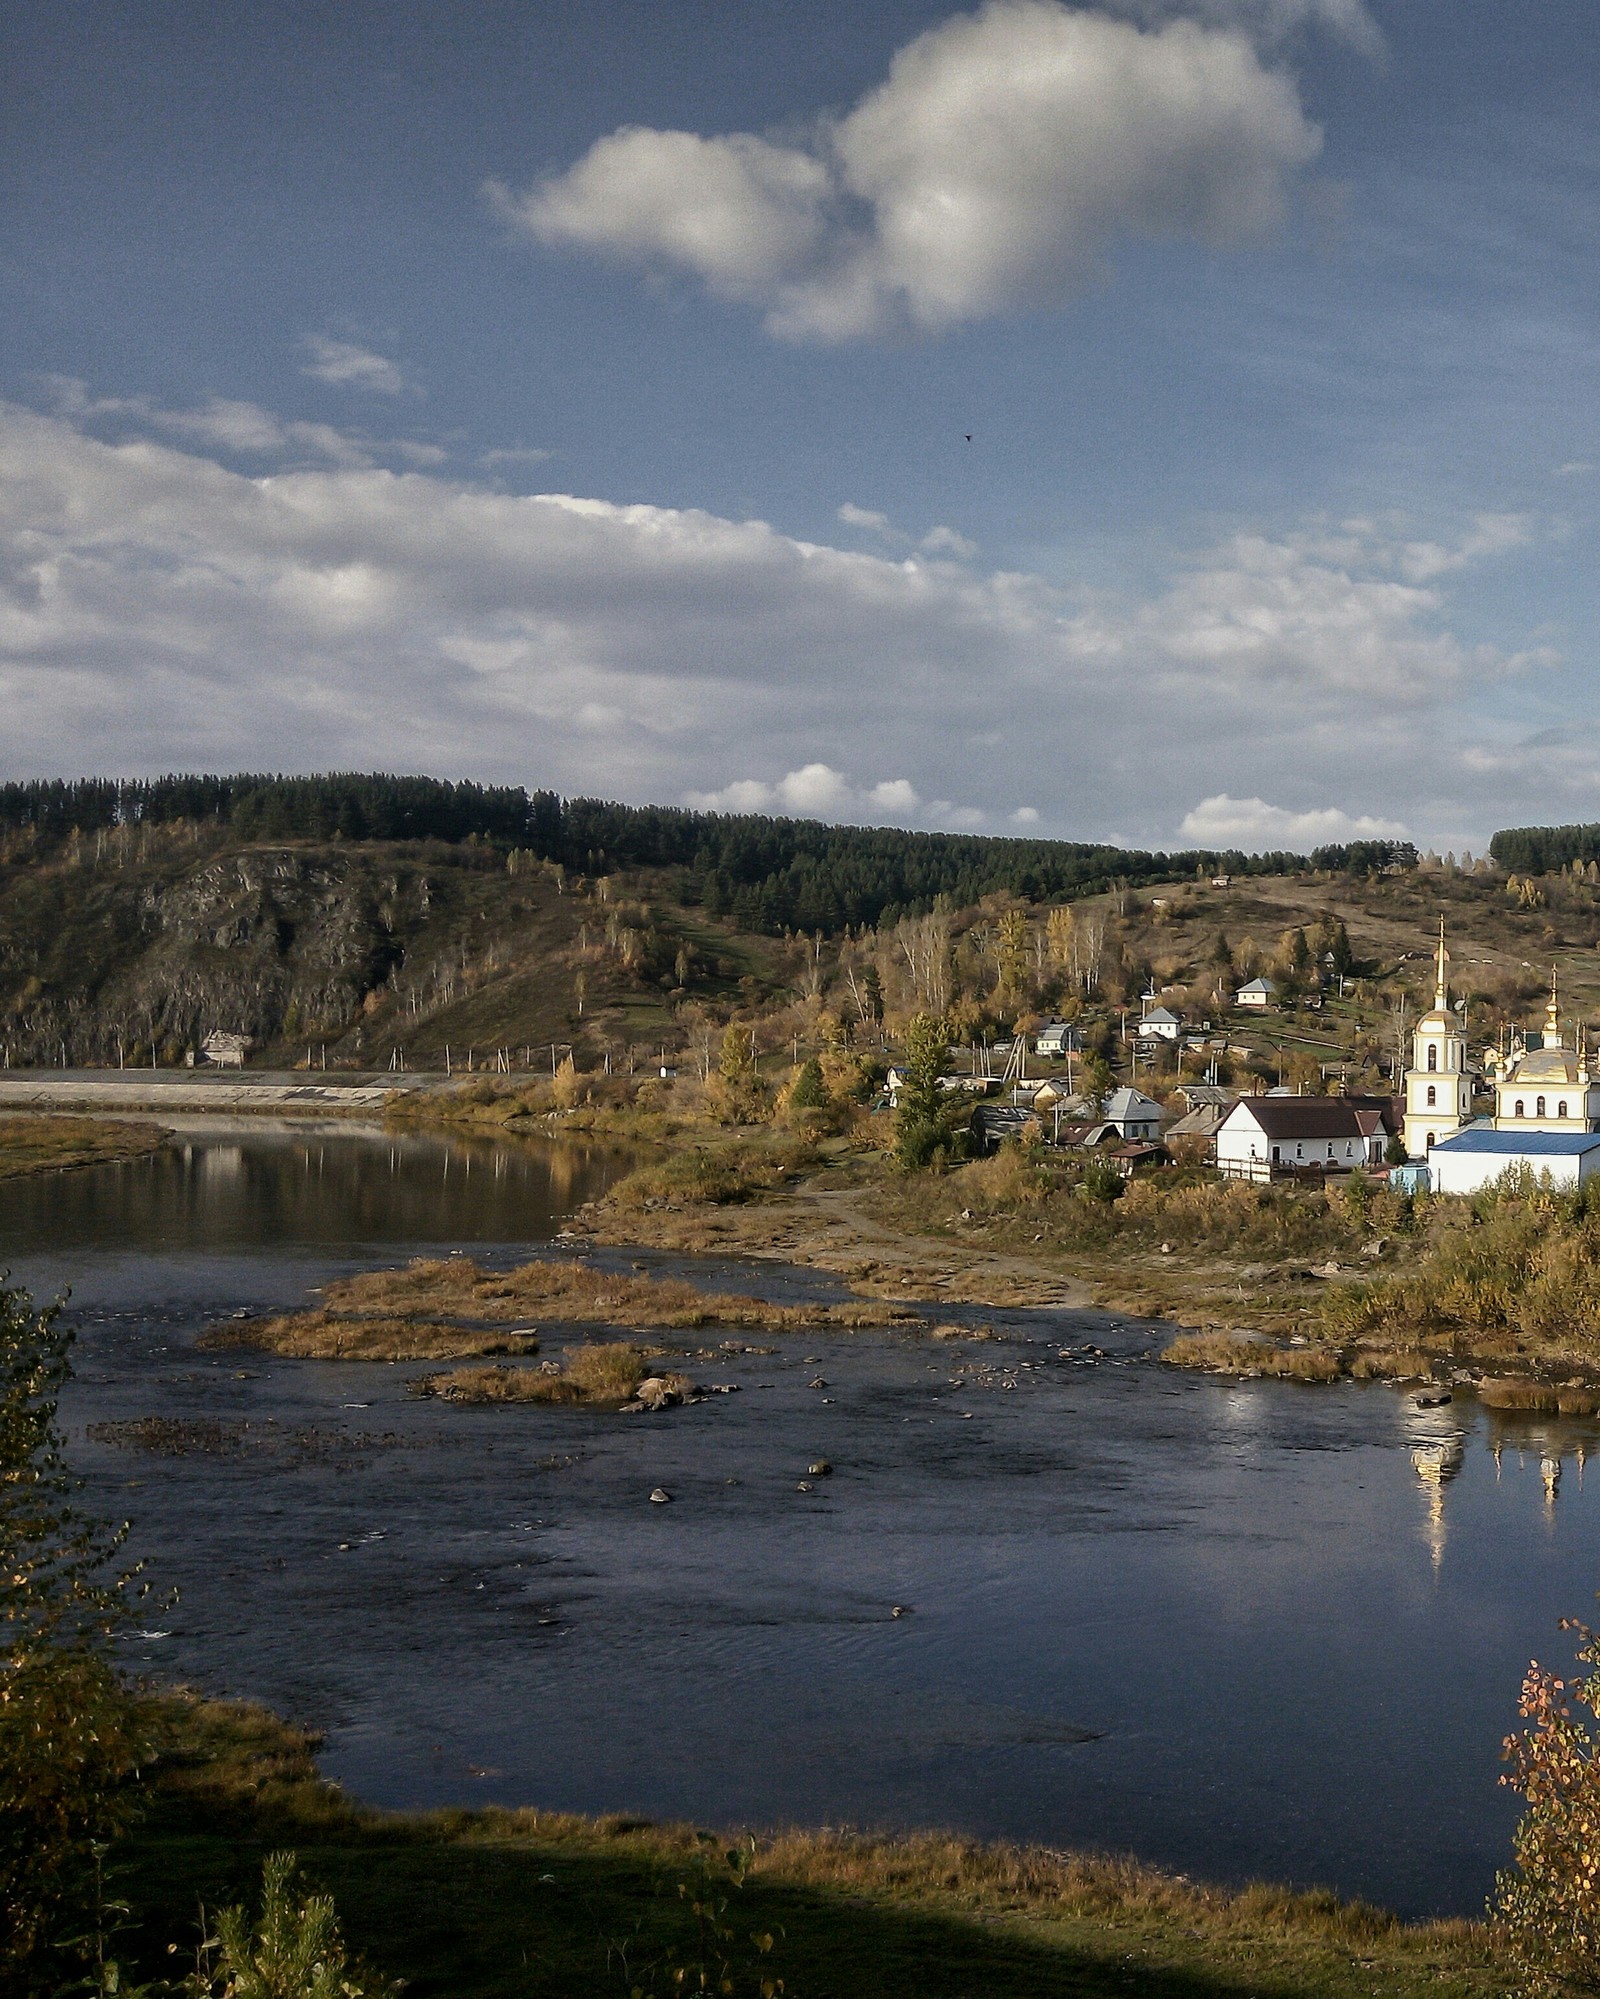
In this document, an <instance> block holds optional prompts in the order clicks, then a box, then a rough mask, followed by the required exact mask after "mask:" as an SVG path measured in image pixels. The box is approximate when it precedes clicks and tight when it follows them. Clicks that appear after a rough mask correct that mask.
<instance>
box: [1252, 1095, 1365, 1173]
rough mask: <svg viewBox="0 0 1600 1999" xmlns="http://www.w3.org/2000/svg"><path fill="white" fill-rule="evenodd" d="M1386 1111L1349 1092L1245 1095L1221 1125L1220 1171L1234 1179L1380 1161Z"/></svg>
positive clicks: (1347, 1168) (1350, 1168)
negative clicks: (1348, 1094) (1275, 1095)
mask: <svg viewBox="0 0 1600 1999" xmlns="http://www.w3.org/2000/svg"><path fill="white" fill-rule="evenodd" d="M1388 1142H1389V1131H1388V1129H1387V1126H1386V1122H1385V1118H1384V1114H1383V1111H1382V1110H1381V1109H1379V1108H1378V1106H1377V1105H1376V1104H1374V1103H1371V1102H1363V1101H1361V1100H1358V1099H1352V1098H1349V1097H1270V1096H1269V1097H1241V1098H1240V1099H1239V1101H1238V1103H1236V1104H1235V1105H1234V1107H1233V1109H1232V1110H1231V1111H1229V1112H1228V1114H1227V1116H1226V1117H1225V1118H1224V1119H1223V1120H1222V1123H1221V1124H1220V1125H1219V1126H1218V1127H1217V1171H1218V1172H1219V1173H1225V1174H1227V1175H1229V1176H1230V1177H1231V1178H1233V1179H1236V1180H1270V1179H1271V1178H1272V1177H1273V1175H1274V1174H1278V1173H1294V1172H1305V1171H1307V1170H1310V1169H1320V1170H1321V1171H1322V1172H1324V1173H1353V1172H1354V1171H1355V1170H1356V1169H1357V1168H1358V1167H1363V1166H1376V1165H1379V1164H1381V1163H1382V1160H1383V1153H1384V1148H1385V1146H1386V1145H1387V1144H1388Z"/></svg>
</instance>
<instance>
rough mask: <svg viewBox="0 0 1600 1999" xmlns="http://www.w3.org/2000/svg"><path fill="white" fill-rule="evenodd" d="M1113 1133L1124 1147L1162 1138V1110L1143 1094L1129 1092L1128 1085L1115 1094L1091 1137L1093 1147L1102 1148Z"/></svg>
mask: <svg viewBox="0 0 1600 1999" xmlns="http://www.w3.org/2000/svg"><path fill="white" fill-rule="evenodd" d="M1113 1133H1114V1134H1115V1135H1116V1137H1118V1138H1119V1139H1121V1140H1122V1141H1123V1142H1124V1143H1128V1142H1133V1141H1141V1140H1152V1139H1156V1138H1159V1137H1160V1135H1161V1106H1160V1105H1159V1104H1158V1103H1157V1102H1156V1100H1155V1098H1154V1097H1147V1096H1146V1095H1145V1093H1144V1091H1143V1090H1133V1089H1129V1088H1128V1087H1127V1085H1126V1084H1124V1086H1123V1087H1122V1088H1121V1089H1120V1090H1113V1091H1112V1092H1111V1094H1110V1096H1109V1097H1107V1098H1106V1101H1105V1104H1104V1107H1103V1108H1102V1110H1101V1112H1100V1116H1099V1118H1098V1120H1097V1121H1096V1123H1095V1125H1094V1128H1093V1130H1092V1131H1091V1132H1090V1134H1089V1143H1090V1144H1091V1145H1098V1144H1099V1143H1100V1141H1101V1140H1102V1139H1103V1138H1109V1137H1110V1136H1111V1135H1112V1134H1113Z"/></svg>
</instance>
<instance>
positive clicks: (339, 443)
mask: <svg viewBox="0 0 1600 1999" xmlns="http://www.w3.org/2000/svg"><path fill="white" fill-rule="evenodd" d="M43 387H44V389H45V392H46V393H47V395H48V396H49V398H50V400H51V403H52V404H53V406H54V408H55V409H56V410H57V411H58V412H59V413H60V414H61V415H62V416H66V417H70V418H72V419H73V420H74V421H75V422H78V423H91V422H102V423H107V422H109V423H115V422H116V421H117V420H119V419H120V420H122V421H124V422H130V423H134V424H137V425H138V426H140V427H141V428H145V429H150V430H156V431H160V432H163V433H165V434H166V435H167V436H169V437H178V438H182V439H183V440H184V441H185V442H187V443H193V444H199V445H203V446H207V447H209V448H210V449H212V450H214V451H225V452H228V453H229V454H230V455H233V456H236V457H242V458H279V459H282V458H297V459H302V460H303V459H306V458H308V457H309V458H317V459H325V460H327V461H328V463H330V464H333V465H350V466H370V465H372V464H374V463H376V461H377V458H379V457H394V458H401V459H404V460H405V462H406V463H407V464H410V465H417V466H434V465H442V464H443V463H444V462H445V460H446V459H447V458H448V456H449V453H448V452H447V451H445V450H444V449H443V447H442V446H440V445H437V444H431V443H428V442H426V441H419V440H417V439H415V438H409V437H392V438H383V439H375V438H367V437H360V436H356V435H352V434H351V433H350V432H348V431H343V430H339V429H338V428H336V427H335V426H334V425H333V424H331V423H308V422H305V421H302V420H299V419H293V420H285V419H284V418H282V417H278V416H275V415H274V414H273V413H272V411H270V410H265V409H263V408H262V407H261V406H260V404H259V403H250V402H241V401H239V400H238V399H237V398H235V397H231V396H216V395H212V396H207V397H205V398H204V400H203V401H201V402H199V403H197V404H195V406H194V407H193V408H192V409H168V408H166V407H164V406H163V405H161V404H159V403H157V402H155V401H153V400H152V399H151V398H150V397H149V396H96V395H92V394H91V393H90V391H89V388H88V385H87V384H86V383H84V382H82V381H80V380H79V379H78V378H77V377H76V376H74V375H47V376H45V377H44V378H43Z"/></svg>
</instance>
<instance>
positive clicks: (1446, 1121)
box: [1405, 916, 1472, 1159]
mask: <svg viewBox="0 0 1600 1999" xmlns="http://www.w3.org/2000/svg"><path fill="white" fill-rule="evenodd" d="M1449 962H1450V955H1449V953H1448V952H1447V951H1446V950H1445V948H1444V918H1443V917H1442V916H1441V917H1440V918H1439V960H1438V967H1437V976H1436V977H1435V980H1434V987H1433V1006H1432V1007H1431V1009H1430V1010H1429V1011H1428V1012H1427V1013H1425V1014H1424V1015H1423V1016H1422V1018H1421V1019H1420V1020H1419V1021H1418V1022H1417V1025H1416V1030H1415V1032H1414V1033H1413V1035H1412V1037H1411V1067H1410V1068H1409V1069H1408V1070H1407V1071H1406V1118H1405V1141H1406V1151H1407V1152H1408V1153H1409V1154H1410V1156H1411V1157H1412V1158H1413V1159H1426V1158H1427V1156H1428V1151H1429V1148H1430V1147H1432V1146H1434V1145H1437V1144H1438V1142H1439V1140H1440V1139H1442V1138H1450V1137H1452V1136H1453V1135H1454V1134H1455V1133H1456V1132H1458V1131H1460V1130H1461V1128H1462V1127H1463V1126H1464V1125H1465V1124H1467V1123H1468V1122H1469V1121H1470V1119H1471V1117H1472V1077H1471V1075H1470V1073H1469V1072H1468V1069H1467V1030H1466V1028H1465V1027H1464V1026H1463V1025H1462V1022H1461V1020H1460V1017H1459V1016H1458V1015H1457V1014H1456V1012H1455V1011H1454V1009H1453V1008H1452V1007H1451V1005H1450V991H1449V987H1448V986H1447V984H1446V982H1445V967H1446V966H1447V965H1448V964H1449Z"/></svg>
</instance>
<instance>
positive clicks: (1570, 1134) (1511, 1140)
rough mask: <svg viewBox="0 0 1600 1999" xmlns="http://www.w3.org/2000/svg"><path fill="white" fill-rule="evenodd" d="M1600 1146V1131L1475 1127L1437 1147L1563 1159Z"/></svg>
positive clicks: (1459, 1132)
mask: <svg viewBox="0 0 1600 1999" xmlns="http://www.w3.org/2000/svg"><path fill="white" fill-rule="evenodd" d="M1597 1146H1600V1131H1482V1130H1479V1129H1478V1128H1477V1127H1476V1126H1474V1127H1471V1128H1469V1129H1468V1130H1466V1131H1458V1132H1457V1133H1456V1135H1455V1137H1454V1138H1442V1139H1440V1141H1439V1143H1438V1144H1437V1145H1436V1146H1434V1148H1433V1150H1434V1152H1482V1153H1491V1154H1497V1155H1499V1156H1501V1157H1511V1156H1520V1157H1522V1158H1528V1159H1552V1158H1555V1159H1560V1158H1571V1156H1572V1155H1573V1154H1574V1153H1575V1152H1593V1151H1594V1150H1595V1148H1596V1147H1597Z"/></svg>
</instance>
